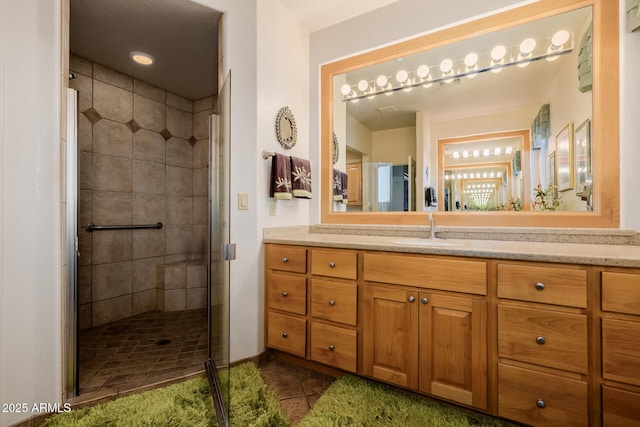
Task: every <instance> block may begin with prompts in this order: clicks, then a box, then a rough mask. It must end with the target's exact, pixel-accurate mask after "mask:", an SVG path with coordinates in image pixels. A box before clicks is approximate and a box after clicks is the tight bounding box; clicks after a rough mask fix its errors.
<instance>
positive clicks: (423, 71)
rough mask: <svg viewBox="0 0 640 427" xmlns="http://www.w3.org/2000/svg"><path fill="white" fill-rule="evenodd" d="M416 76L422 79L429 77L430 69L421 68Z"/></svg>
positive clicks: (422, 66)
mask: <svg viewBox="0 0 640 427" xmlns="http://www.w3.org/2000/svg"><path fill="white" fill-rule="evenodd" d="M416 74H417V75H418V77H420V78H421V79H424V78H426V77H427V76H428V75H429V67H428V66H426V65H421V66H419V67H418V69H417V70H416Z"/></svg>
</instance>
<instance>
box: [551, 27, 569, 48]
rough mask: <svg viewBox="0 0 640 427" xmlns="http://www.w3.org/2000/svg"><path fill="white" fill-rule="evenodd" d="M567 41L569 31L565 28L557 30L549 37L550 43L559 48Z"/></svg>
mask: <svg viewBox="0 0 640 427" xmlns="http://www.w3.org/2000/svg"><path fill="white" fill-rule="evenodd" d="M567 41H569V31H567V30H560V31H557V32H556V33H555V34H554V35H553V37H551V44H552V45H553V46H554V47H555V48H557V49H559V48H561V47H562V45H563V44H565V43H566V42H567Z"/></svg>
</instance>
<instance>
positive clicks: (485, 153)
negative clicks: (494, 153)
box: [482, 148, 491, 156]
mask: <svg viewBox="0 0 640 427" xmlns="http://www.w3.org/2000/svg"><path fill="white" fill-rule="evenodd" d="M482 154H483V155H485V156H490V155H491V150H489V149H488V148H485V149H484V151H483V152H482Z"/></svg>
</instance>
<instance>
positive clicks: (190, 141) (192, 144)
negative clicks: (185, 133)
mask: <svg viewBox="0 0 640 427" xmlns="http://www.w3.org/2000/svg"><path fill="white" fill-rule="evenodd" d="M187 141H189V144H191V146H192V147H193V146H194V145H196V142H197V139H196V137H195V136H193V135H191V136H190V137H189V139H188V140H187Z"/></svg>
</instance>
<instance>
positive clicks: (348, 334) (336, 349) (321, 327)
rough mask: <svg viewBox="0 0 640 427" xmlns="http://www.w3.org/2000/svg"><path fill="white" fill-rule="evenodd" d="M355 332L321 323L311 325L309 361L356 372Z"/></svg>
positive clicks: (356, 344)
mask: <svg viewBox="0 0 640 427" xmlns="http://www.w3.org/2000/svg"><path fill="white" fill-rule="evenodd" d="M357 346H358V340H357V332H356V331H353V330H350V329H344V328H338V327H336V326H331V325H325V324H322V323H316V322H312V323H311V359H312V360H315V361H316V362H321V363H326V364H327V365H331V366H335V367H336V368H340V369H344V370H345V371H350V372H356V368H357V358H356V354H357Z"/></svg>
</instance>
